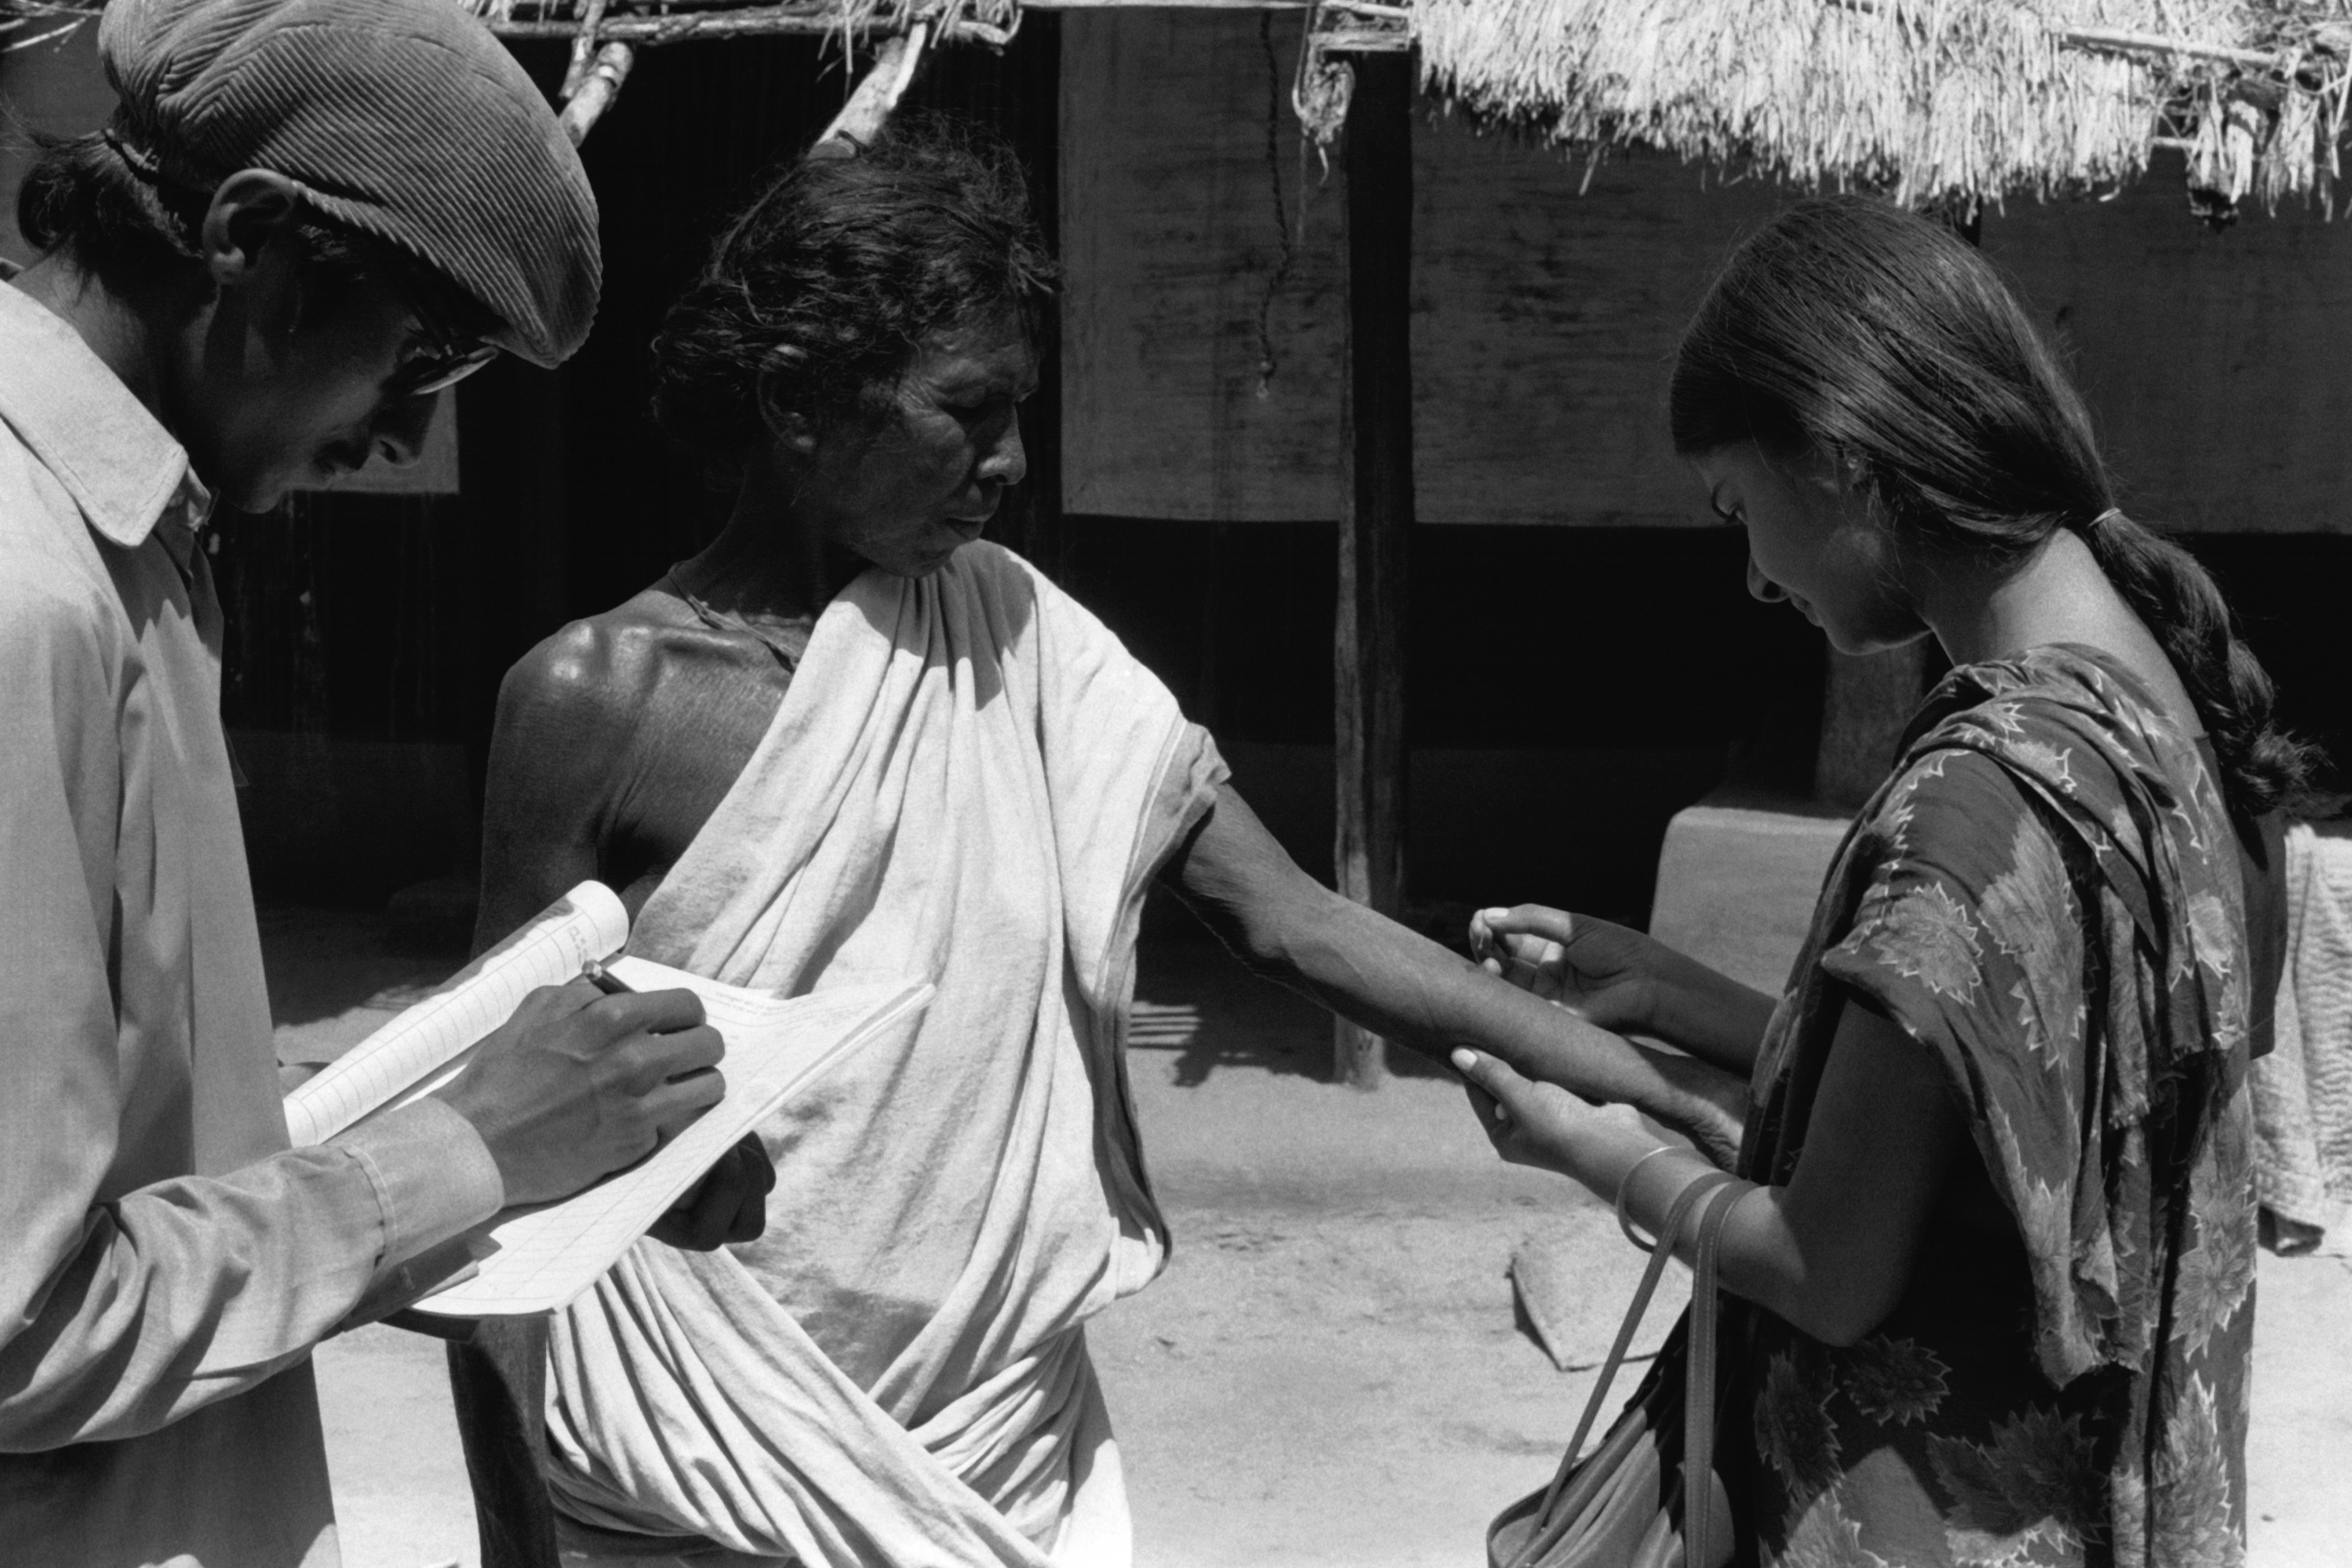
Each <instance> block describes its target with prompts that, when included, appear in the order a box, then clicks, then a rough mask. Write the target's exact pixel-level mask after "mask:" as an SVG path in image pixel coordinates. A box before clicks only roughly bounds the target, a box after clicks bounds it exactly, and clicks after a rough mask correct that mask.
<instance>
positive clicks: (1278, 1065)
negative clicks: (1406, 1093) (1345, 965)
mask: <svg viewBox="0 0 2352 1568" xmlns="http://www.w3.org/2000/svg"><path fill="white" fill-rule="evenodd" d="M1155 913H1157V912H1155ZM1138 957H1139V962H1138V966H1137V980H1136V988H1135V997H1136V1003H1135V1018H1134V1021H1133V1024H1132V1025H1131V1027H1130V1028H1129V1033H1128V1048H1129V1051H1132V1052H1138V1053H1142V1054H1146V1055H1150V1054H1163V1055H1170V1056H1173V1057H1174V1058H1175V1063H1174V1081H1175V1082H1176V1083H1177V1084H1178V1085H1179V1086H1180V1087H1182V1088H1192V1087H1195V1086H1197V1085H1199V1084H1202V1083H1204V1082H1208V1079H1209V1075H1210V1074H1211V1073H1213V1072H1214V1071H1216V1070H1217V1069H1219V1068H1221V1067H1241V1068H1255V1069H1256V1070H1258V1071H1264V1072H1274V1073H1279V1074H1283V1075H1285V1076H1292V1077H1299V1078H1311V1079H1318V1080H1328V1079H1329V1078H1330V1076H1331V1015H1330V1014H1329V1013H1328V1012H1326V1011H1325V1010H1324V1009H1322V1008H1320V1007H1318V1006H1317V1005H1316V1004H1315V1003H1313V1002H1310V1001H1308V1000H1307V999H1306V998H1304V997H1300V996H1297V995H1296V994H1294V993H1292V992H1290V991H1286V990H1285V989H1283V988H1281V987H1280V986H1277V985H1275V984H1274V983H1273V982H1272V981H1269V980H1264V979H1260V978H1259V977H1257V976H1255V975H1253V974H1251V973H1250V972H1249V971H1248V970H1247V969H1245V968H1244V967H1242V965H1241V963H1240V961H1239V960H1238V959H1236V958H1234V956H1233V955H1232V954H1231V953H1228V952H1227V951H1226V950H1225V949H1224V947H1223V946H1222V945H1221V944H1220V943H1218V942H1217V940H1216V939H1215V938H1214V937H1213V936H1210V935H1209V934H1208V932H1207V931H1206V930H1205V929H1204V928H1202V926H1201V925H1199V923H1198V922H1196V921H1193V920H1192V918H1191V916H1190V915H1187V914H1185V913H1184V912H1183V911H1181V909H1178V910H1174V911H1172V912H1171V914H1170V917H1168V918H1160V919H1153V920H1151V921H1149V922H1147V924H1146V926H1145V931H1144V937H1143V942H1142V946H1141V950H1140V952H1139V956H1138ZM1389 1071H1391V1072H1393V1073H1395V1074H1396V1075H1397V1076H1398V1077H1401V1078H1446V1077H1451V1076H1452V1073H1451V1071H1450V1070H1449V1069H1447V1068H1445V1067H1444V1066H1442V1065H1440V1064H1439V1063H1437V1062H1434V1061H1429V1060H1428V1059H1426V1058H1424V1057H1421V1056H1417V1055H1415V1054H1414V1053H1412V1051H1405V1050H1403V1049H1402V1048H1400V1047H1397V1046H1391V1047H1390V1048H1389Z"/></svg>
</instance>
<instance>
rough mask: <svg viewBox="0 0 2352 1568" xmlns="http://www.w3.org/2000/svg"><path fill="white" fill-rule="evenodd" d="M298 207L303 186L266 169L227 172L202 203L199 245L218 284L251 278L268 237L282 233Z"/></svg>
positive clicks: (238, 284)
mask: <svg viewBox="0 0 2352 1568" xmlns="http://www.w3.org/2000/svg"><path fill="white" fill-rule="evenodd" d="M301 210H302V187H301V186H300V185H299V184H297V183H295V182H294V181H292V180H289V179H288V178H287V177H286V176H285V175H283V174H278V173H272V172H270V171H269V170H267V169H247V170H243V171H241V172H237V173H235V174H231V175H230V176H229V177H228V178H227V179H226V180H223V181H222V182H221V183H220V187H219V189H217V190H215V191H214V192H213V199H212V204H211V205H210V206H208V207H206V208H205V225H204V231H203V235H202V236H201V238H200V239H199V241H198V244H199V245H200V246H201V247H202V252H203V261H204V264H205V272H206V273H208V274H209V275H210V276H211V277H212V280H213V283H214V284H215V286H216V287H222V288H236V287H242V286H244V285H246V284H248V283H250V282H252V281H253V278H254V277H255V275H256V274H257V273H258V272H259V271H260V270H261V266H262V257H263V255H264V254H265V253H266V252H267V251H268V248H269V242H270V241H271V240H273V239H275V238H277V237H278V235H280V234H282V233H284V232H285V231H286V229H287V227H288V226H289V225H291V224H292V223H293V222H294V221H295V220H296V218H298V217H299V215H300V214H301Z"/></svg>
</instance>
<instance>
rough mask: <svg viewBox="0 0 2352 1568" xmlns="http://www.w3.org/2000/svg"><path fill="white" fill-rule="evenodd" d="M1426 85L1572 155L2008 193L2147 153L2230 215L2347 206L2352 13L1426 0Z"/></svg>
mask: <svg viewBox="0 0 2352 1568" xmlns="http://www.w3.org/2000/svg"><path fill="white" fill-rule="evenodd" d="M1412 21H1413V27H1414V31H1415V33H1416V34H1417V35H1418V38H1419V42H1420V47H1421V54H1422V62H1423V74H1424V78H1425V80H1426V82H1427V84H1428V87H1429V89H1430V90H1431V91H1432V92H1433V93H1435V94H1437V95H1438V96H1440V97H1441V98H1443V99H1445V100H1447V101H1448V102H1450V103H1452V104H1454V105H1456V106H1458V107H1459V108H1461V109H1463V110H1466V111H1468V112H1470V113H1473V114H1475V115H1477V116H1479V117H1481V118H1484V119H1487V120H1496V121H1500V122H1505V123H1510V124H1517V125H1521V126H1525V127H1528V129H1530V130H1532V131H1535V132H1536V133H1537V134H1538V135H1540V136H1542V137H1545V138H1547V139H1549V140H1553V141H1559V142H1564V143H1568V144H1570V145H1571V146H1575V147H1589V148H1607V147H1609V146H1612V145H1621V144H1633V143H1639V144H1643V145H1648V146H1654V147H1661V148H1664V149H1666V150H1668V151H1671V152H1677V153H1680V154H1682V155H1684V156H1685V157H1688V158H1692V159H1703V160H1706V161H1708V162H1715V163H1718V164H1723V165H1728V166H1730V167H1733V168H1737V169H1744V170H1754V171H1756V172H1763V173H1768V174H1773V175H1778V176H1781V177H1785V178H1788V179H1790V180H1793V181H1797V182H1800V183H1807V184H1815V183H1820V184H1849V183H1859V184H1864V185H1872V186H1879V187H1883V188H1885V189H1887V190H1889V191H1891V192H1893V193H1895V194H1897V195H1898V196H1900V197H1902V198H1903V199H1906V200H1910V201H1915V202H1926V201H1955V200H1957V201H1960V202H1974V201H1979V200H1990V201H1998V200H2000V199H2001V198H2002V197H2005V196H2009V195H2012V194H2032V195H2049V194H2054V193H2084V192H2090V191H2095V190H2097V189H2099V188H2101V187H2110V188H2111V187H2112V186H2113V185H2115V184H2116V183H2118V182H2120V181H2123V180H2126V179H2129V178H2130V177H2132V176H2133V175H2135V174H2137V173H2138V172H2140V171H2141V170H2142V169H2143V168H2144V167H2145V165H2146V162H2147V155H2148V153H2149V152H2150V150H2151V149H2152V148H2155V147H2158V146H2163V145H2168V144H2172V145H2179V146H2182V147H2184V148H2185V149H2186V150H2187V151H2188V152H2189V164H2190V183H2191V185H2192V186H2194V187H2203V188H2207V189H2210V190H2212V191H2215V192H2217V193H2220V194H2221V195H2223V196H2225V197H2227V198H2228V200H2230V201H2231V202H2234V201H2236V199H2237V198H2239V197H2241V196H2242V195H2245V194H2248V193H2252V194H2253V195H2254V196H2256V197H2257V198H2259V199H2260V200H2262V201H2263V202H2264V203H2265V204H2276V203H2277V202H2278V201H2279V200H2281V199H2282V198H2287V197H2297V196H2306V195H2313V194H2316V195H2318V196H2320V197H2322V198H2323V199H2326V200H2327V201H2329V202H2330V204H2331V205H2332V202H2333V196H2334V191H2335V185H2336V178H2337V172H2338V171H2337V162H2336V149H2337V146H2338V144H2339V142H2340V141H2341V136H2342V131H2343V129H2344V113H2345V99H2346V92H2347V85H2352V77H2347V56H2352V47H2348V46H2352V5H2347V0H2324V3H2320V4H2294V3H2287V0H2270V3H2267V4H2263V3H2249V0H1413V5H1412Z"/></svg>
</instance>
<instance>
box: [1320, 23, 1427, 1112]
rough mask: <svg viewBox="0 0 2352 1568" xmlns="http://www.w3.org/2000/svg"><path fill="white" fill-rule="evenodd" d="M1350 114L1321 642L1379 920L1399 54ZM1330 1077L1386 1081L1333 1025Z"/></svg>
mask: <svg viewBox="0 0 2352 1568" xmlns="http://www.w3.org/2000/svg"><path fill="white" fill-rule="evenodd" d="M1354 65H1355V70H1356V90H1355V98H1354V100H1353V102H1352V103H1351V104H1350V106H1349V111H1348V141H1347V150H1346V156H1347V181H1348V371H1349V374H1348V409H1347V413H1348V418H1347V430H1346V443H1347V448H1348V453H1349V470H1350V472H1349V485H1348V486H1347V487H1346V493H1345V504H1346V508H1347V510H1346V515H1345V516H1344V517H1342V519H1341V521H1340V524H1339V613H1338V615H1337V617H1336V622H1335V632H1336V635H1335V637H1334V640H1333V648H1332V654H1333V672H1332V673H1333V676H1334V679H1333V683H1332V684H1333V689H1334V696H1335V698H1336V703H1337V707H1336V711H1335V713H1334V715H1333V720H1334V723H1333V730H1334V734H1333V739H1334V741H1335V742H1336V744H1335V747H1334V750H1335V752H1336V755H1337V761H1338V774H1339V777H1338V786H1339V811H1338V819H1339V829H1338V837H1337V840H1336V842H1335V843H1334V845H1333V851H1334V854H1333V859H1334V863H1335V869H1336V872H1337V880H1338V883H1339V891H1340V892H1341V893H1343V894H1346V895H1347V896H1348V897H1349V898H1352V899H1355V900H1356V901H1358V902H1359V903H1361V904H1370V905H1371V906H1372V907H1373V908H1374V909H1377V910H1379V911H1380V912H1381V914H1383V915H1399V914H1402V910H1403V904H1404V786H1405V749H1404V609H1405V566H1406V550H1407V548H1408V545H1409V542H1410V541H1409V537H1408V536H1409V533H1410V530H1411V529H1412V334H1411V329H1410V314H1411V310H1412V100H1413V64H1412V56H1411V55H1407V54H1384V55H1362V56H1359V57H1357V58H1356V59H1355V61H1354ZM1332 1059H1333V1060H1332V1076H1333V1077H1334V1078H1335V1079H1337V1080H1338V1081H1339V1082H1342V1083H1350V1084H1354V1085H1355V1086H1357V1087H1358V1088H1363V1089H1369V1088H1371V1087H1373V1086H1375V1085H1377V1084H1378V1083H1379V1082H1381V1079H1382V1078H1383V1077H1385V1076H1386V1075H1387V1062H1386V1061H1385V1060H1384V1057H1383V1052H1382V1049H1381V1040H1380V1039H1379V1038H1378V1037H1377V1036H1375V1035H1373V1034H1371V1033H1370V1032H1369V1031H1367V1030H1362V1029H1360V1028H1358V1027H1357V1026H1355V1025H1354V1024H1351V1023H1348V1022H1346V1021H1344V1020H1342V1021H1340V1022H1339V1023H1338V1024H1337V1025H1336V1026H1335V1031H1334V1034H1333V1037H1332Z"/></svg>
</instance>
